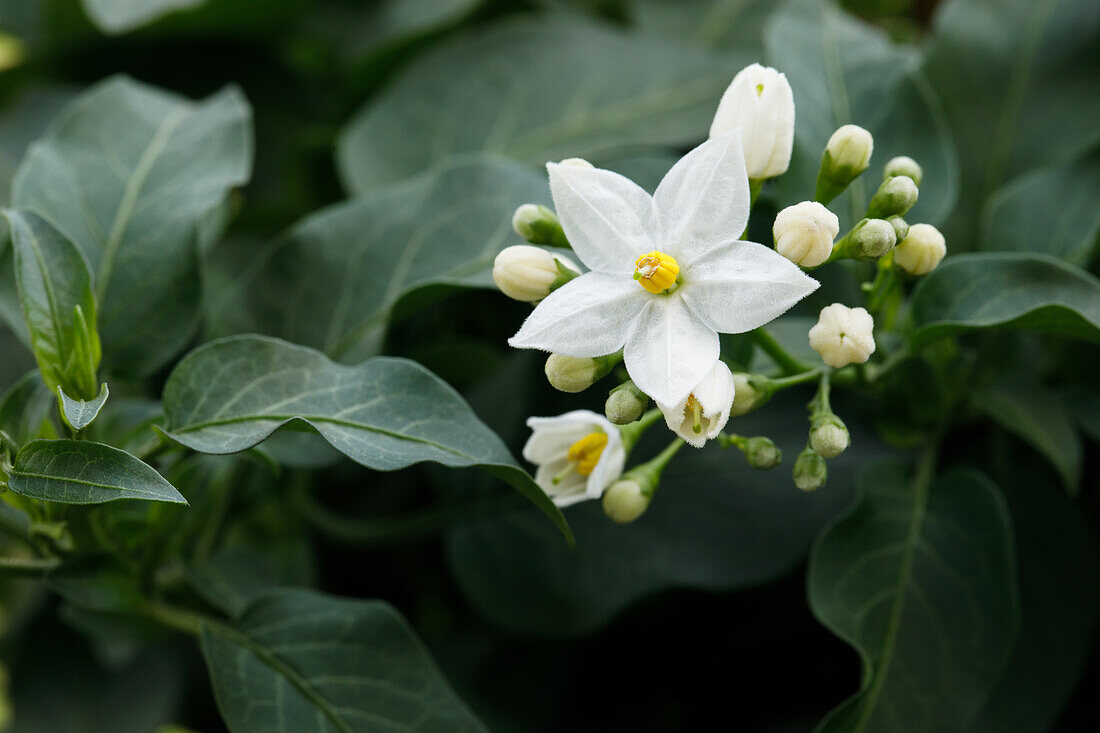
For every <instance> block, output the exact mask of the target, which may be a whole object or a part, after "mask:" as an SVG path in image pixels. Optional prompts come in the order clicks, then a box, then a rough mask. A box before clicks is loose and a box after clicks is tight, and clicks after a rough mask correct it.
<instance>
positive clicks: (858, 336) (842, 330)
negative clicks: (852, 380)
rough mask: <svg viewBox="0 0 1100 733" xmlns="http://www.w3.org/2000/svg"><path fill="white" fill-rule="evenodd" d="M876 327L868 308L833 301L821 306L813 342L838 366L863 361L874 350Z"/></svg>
mask: <svg viewBox="0 0 1100 733" xmlns="http://www.w3.org/2000/svg"><path fill="white" fill-rule="evenodd" d="M874 330H875V319H874V318H872V317H871V314H870V313H868V312H867V311H866V310H865V309H863V308H848V307H847V306H844V305H841V304H840V303H833V304H832V305H830V306H826V307H824V308H822V309H821V314H820V315H819V316H818V319H817V324H816V325H815V326H814V327H813V328H811V329H810V346H811V347H813V350H814V351H816V352H817V353H819V354H821V360H822V361H824V362H825V363H826V364H828V365H829V366H831V367H834V368H836V369H839V368H841V367H844V366H848V365H849V364H862V363H863V362H865V361H867V360H868V359H869V358H870V357H871V354H873V353H874V352H875V335H874Z"/></svg>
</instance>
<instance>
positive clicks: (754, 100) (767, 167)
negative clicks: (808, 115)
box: [710, 64, 794, 179]
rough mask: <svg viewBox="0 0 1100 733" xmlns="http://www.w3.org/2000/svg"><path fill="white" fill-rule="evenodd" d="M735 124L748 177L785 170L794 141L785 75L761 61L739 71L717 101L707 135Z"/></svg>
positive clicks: (768, 175)
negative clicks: (738, 130)
mask: <svg viewBox="0 0 1100 733" xmlns="http://www.w3.org/2000/svg"><path fill="white" fill-rule="evenodd" d="M738 127H739V128H741V148H742V150H743V151H744V153H745V166H746V168H747V169H748V174H749V178H754V179H761V178H774V177H775V176H778V175H780V174H782V173H784V172H786V170H787V166H788V165H790V162H791V147H792V146H793V144H794V95H793V94H792V93H791V85H790V84H789V83H787V77H786V76H784V75H783V74H781V73H779V72H778V71H776V70H775V69H772V68H770V67H767V66H761V65H760V64H752V65H751V66H746V67H745V68H744V69H742V70H741V71H740V72H738V74H737V76H735V77H734V78H733V82H731V83H730V85H729V87H728V88H727V89H726V91H725V93H724V94H723V95H722V101H721V102H719V104H718V111H717V112H716V113H715V115H714V122H713V123H712V124H711V126H710V136H711V137H718V136H719V135H722V134H725V133H727V132H730V131H731V130H734V129H735V128H738Z"/></svg>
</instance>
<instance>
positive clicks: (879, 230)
mask: <svg viewBox="0 0 1100 733" xmlns="http://www.w3.org/2000/svg"><path fill="white" fill-rule="evenodd" d="M897 236H898V235H897V233H896V232H895V231H894V225H893V224H891V223H890V222H888V221H886V220H885V219H864V220H862V221H861V222H859V223H858V224H856V225H855V227H853V228H852V231H851V233H850V234H848V236H847V240H848V242H847V244H848V253H849V254H850V255H851V256H852V257H854V258H856V259H857V260H875V259H878V258H879V257H882V256H883V255H884V254H886V253H887V252H889V251H890V250H891V249H893V247H894V243H895V242H897Z"/></svg>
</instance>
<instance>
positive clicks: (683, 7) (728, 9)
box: [632, 0, 778, 107]
mask: <svg viewBox="0 0 1100 733" xmlns="http://www.w3.org/2000/svg"><path fill="white" fill-rule="evenodd" d="M777 4H778V3H776V2H775V0H737V1H736V2H715V1H714V0H635V2H633V3H632V5H633V12H632V15H633V19H634V21H635V23H636V24H637V26H638V28H639V29H640V30H642V31H646V32H648V33H652V34H654V35H660V36H665V37H668V38H675V39H677V40H680V41H683V42H684V43H689V44H691V45H693V46H698V47H699V48H708V49H712V50H715V51H726V52H730V53H732V54H736V55H737V56H738V58H737V61H736V62H734V61H733V60H732V59H731V64H730V68H731V69H736V68H738V67H737V66H736V65H735V64H736V63H740V62H741V60H742V59H748V58H749V57H750V56H752V55H755V56H756V57H757V58H758V57H759V56H760V55H762V52H763V48H762V42H761V41H762V38H761V36H762V35H763V32H762V31H763V28H764V23H765V21H766V20H767V19H768V16H770V15H771V12H772V10H774V9H775V7H776V5H777ZM745 63H748V61H746V62H745ZM715 107H717V104H716V105H715Z"/></svg>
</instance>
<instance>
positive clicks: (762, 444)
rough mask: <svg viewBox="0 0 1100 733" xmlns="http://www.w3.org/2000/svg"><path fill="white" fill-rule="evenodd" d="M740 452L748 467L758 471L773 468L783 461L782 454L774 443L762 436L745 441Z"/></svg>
mask: <svg viewBox="0 0 1100 733" xmlns="http://www.w3.org/2000/svg"><path fill="white" fill-rule="evenodd" d="M742 452H743V453H744V454H745V458H746V459H747V460H748V462H749V465H750V466H752V467H753V468H755V469H757V470H760V471H767V470H769V469H772V468H775V467H776V466H778V465H779V464H780V462H781V461H782V460H783V452H782V451H780V450H779V448H778V447H776V445H775V442H773V441H772V439H771V438H766V437H764V436H762V435H758V436H756V437H753V438H748V439H746V440H745V445H744V447H743V448H742Z"/></svg>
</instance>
